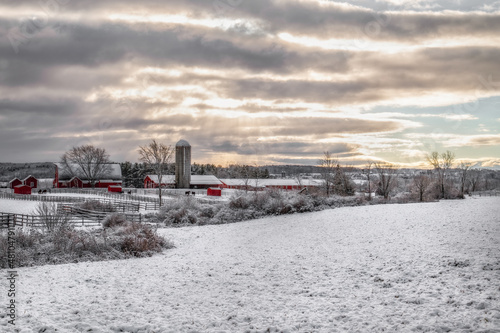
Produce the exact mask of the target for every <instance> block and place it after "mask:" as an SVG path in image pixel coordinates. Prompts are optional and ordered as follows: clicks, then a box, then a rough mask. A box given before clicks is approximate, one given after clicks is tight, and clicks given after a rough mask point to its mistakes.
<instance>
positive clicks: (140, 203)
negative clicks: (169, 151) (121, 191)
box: [0, 193, 160, 212]
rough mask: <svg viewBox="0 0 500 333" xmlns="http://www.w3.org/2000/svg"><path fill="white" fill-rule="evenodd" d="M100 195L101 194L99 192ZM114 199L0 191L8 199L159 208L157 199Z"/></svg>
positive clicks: (128, 207) (127, 209)
mask: <svg viewBox="0 0 500 333" xmlns="http://www.w3.org/2000/svg"><path fill="white" fill-rule="evenodd" d="M99 195H101V196H102V194H99ZM110 197H111V198H115V199H116V200H112V199H108V198H102V197H95V198H86V197H67V196H55V195H43V194H42V195H25V194H11V193H0V199H9V200H28V201H41V202H56V203H78V202H85V201H98V202H100V203H102V204H109V205H111V206H113V207H114V208H115V209H116V210H117V211H122V212H126V211H139V210H141V209H143V210H157V209H159V208H160V203H159V201H157V202H154V201H153V202H144V201H136V200H131V199H130V198H128V197H113V196H110Z"/></svg>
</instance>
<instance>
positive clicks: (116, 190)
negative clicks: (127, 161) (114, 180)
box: [108, 185, 123, 193]
mask: <svg viewBox="0 0 500 333" xmlns="http://www.w3.org/2000/svg"><path fill="white" fill-rule="evenodd" d="M108 192H114V193H122V192H123V189H122V187H121V186H117V185H109V186H108Z"/></svg>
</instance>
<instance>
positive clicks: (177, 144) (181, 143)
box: [175, 140, 191, 147]
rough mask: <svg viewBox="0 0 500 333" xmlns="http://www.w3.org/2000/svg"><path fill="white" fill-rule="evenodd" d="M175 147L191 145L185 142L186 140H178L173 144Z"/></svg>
mask: <svg viewBox="0 0 500 333" xmlns="http://www.w3.org/2000/svg"><path fill="white" fill-rule="evenodd" d="M175 146H176V147H191V145H190V144H189V142H187V141H186V140H179V142H177V143H176V144H175Z"/></svg>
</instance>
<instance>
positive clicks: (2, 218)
mask: <svg viewBox="0 0 500 333" xmlns="http://www.w3.org/2000/svg"><path fill="white" fill-rule="evenodd" d="M65 222H66V221H65ZM51 223H52V225H54V224H56V223H57V222H56V221H55V219H54V218H53V217H45V216H39V215H27V214H11V213H1V212H0V228H1V229H4V228H9V227H11V228H12V227H33V228H44V227H48V226H50V225H51ZM67 223H70V224H72V225H81V226H98V225H100V221H98V220H92V219H89V218H85V217H76V216H69V217H68V219H67Z"/></svg>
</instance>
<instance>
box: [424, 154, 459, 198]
mask: <svg viewBox="0 0 500 333" xmlns="http://www.w3.org/2000/svg"><path fill="white" fill-rule="evenodd" d="M454 161H455V154H454V153H452V152H451V151H449V150H447V151H446V153H442V154H439V153H438V152H437V151H435V152H432V153H431V154H430V155H428V156H427V162H428V163H429V164H430V165H431V166H432V167H433V168H434V171H435V173H436V175H437V178H438V179H437V180H438V184H439V188H440V192H441V198H445V197H446V186H445V183H446V178H447V176H448V171H449V170H450V169H451V167H452V166H453V162H454Z"/></svg>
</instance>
